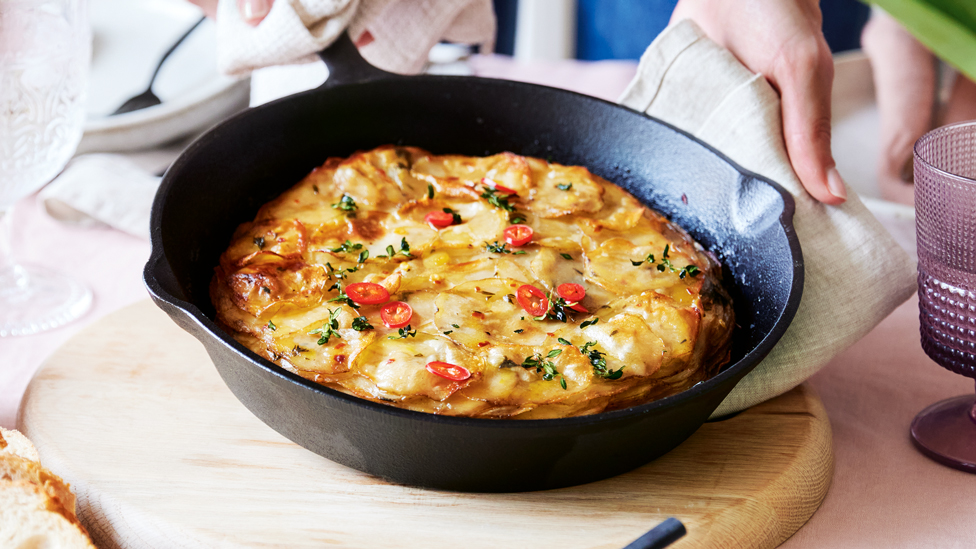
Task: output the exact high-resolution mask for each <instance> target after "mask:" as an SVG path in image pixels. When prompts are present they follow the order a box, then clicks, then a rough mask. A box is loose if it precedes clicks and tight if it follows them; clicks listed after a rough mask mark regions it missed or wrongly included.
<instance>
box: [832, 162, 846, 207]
mask: <svg viewBox="0 0 976 549" xmlns="http://www.w3.org/2000/svg"><path fill="white" fill-rule="evenodd" d="M827 190H828V191H830V194H832V195H834V196H836V197H837V198H839V199H841V200H847V188H846V187H844V179H843V178H842V177H841V176H840V172H838V171H837V168H830V169H829V170H827Z"/></svg>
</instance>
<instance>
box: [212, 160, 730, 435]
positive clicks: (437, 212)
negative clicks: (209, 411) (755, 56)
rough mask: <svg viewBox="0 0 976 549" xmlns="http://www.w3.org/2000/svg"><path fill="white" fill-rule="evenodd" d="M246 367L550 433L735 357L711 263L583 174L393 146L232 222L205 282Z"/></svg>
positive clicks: (331, 167)
mask: <svg viewBox="0 0 976 549" xmlns="http://www.w3.org/2000/svg"><path fill="white" fill-rule="evenodd" d="M211 296H212V299H213V302H214V305H215V306H216V310H217V315H218V319H219V321H220V322H221V323H222V324H223V325H224V328H225V329H226V330H227V331H229V332H230V333H231V334H233V336H234V337H235V338H236V339H237V340H238V341H240V342H241V343H242V344H244V345H245V346H246V347H248V348H249V349H251V350H253V351H254V352H255V353H257V354H259V355H261V356H263V357H265V358H267V359H268V360H270V361H272V362H274V363H276V364H278V365H280V366H281V367H283V368H285V369H287V370H290V371H292V372H295V373H296V374H298V375H300V376H302V377H305V378H307V379H310V380H312V381H315V382H317V383H321V384H323V385H326V386H328V387H332V388H334V389H337V390H339V391H343V392H345V393H348V394H351V395H355V396H357V397H360V398H364V399H367V400H371V401H374V402H381V403H386V404H390V405H393V406H398V407H401V408H408V409H411V410H418V411H424V412H432V413H437V414H449V415H459V416H471V417H488V418H524V419H530V418H531V419H537V418H553V417H566V416H574V415H582V414H593V413H597V412H601V411H604V410H611V409H617V408H623V407H626V406H632V405H635V404H641V403H645V402H649V401H651V400H654V399H658V398H662V397H665V396H668V395H671V394H674V393H677V392H679V391H682V390H684V389H687V388H688V387H691V386H692V385H694V384H696V383H698V382H700V381H702V380H705V379H707V378H709V377H711V376H713V375H715V374H716V373H717V372H718V371H719V369H720V368H721V367H722V366H723V365H724V364H725V363H726V362H728V360H729V348H730V335H731V332H732V328H733V325H734V319H733V312H732V305H731V302H730V300H729V297H728V294H727V293H726V292H725V290H724V289H723V288H722V286H721V269H720V266H719V265H718V263H717V261H716V260H715V259H714V258H713V257H712V256H711V255H710V254H709V253H707V252H706V251H705V250H704V249H703V248H702V247H701V246H700V245H699V244H698V243H696V242H694V241H693V240H692V239H691V237H690V236H688V234H687V233H686V232H685V231H683V230H682V229H681V228H679V227H678V226H676V225H674V224H673V223H671V222H670V221H668V220H667V219H665V218H664V217H663V216H661V215H660V214H658V213H656V212H654V211H652V210H649V209H648V208H645V207H643V206H642V205H641V203H640V202H638V201H637V200H636V199H635V198H634V197H633V196H631V195H630V194H628V193H627V192H626V191H624V190H623V189H621V188H620V187H618V186H616V185H614V184H612V183H610V182H608V181H606V180H604V179H602V178H600V177H597V176H595V175H593V174H591V173H590V172H589V171H588V170H587V169H586V168H583V167H578V166H562V165H559V164H554V163H550V162H546V161H545V160H540V159H537V158H528V157H522V156H517V155H515V154H512V153H502V154H497V155H494V156H488V157H484V158H479V157H470V156H456V155H433V154H431V153H429V152H427V151H424V150H421V149H418V148H414V147H394V146H383V147H379V148H377V149H374V150H371V151H368V152H360V153H357V154H354V155H353V156H351V157H349V158H345V159H343V158H329V159H328V160H326V162H325V163H324V164H323V165H322V166H320V167H318V168H316V169H315V170H313V171H312V173H310V174H309V175H308V176H307V177H306V178H305V179H304V180H302V181H301V182H299V183H298V184H297V185H295V186H294V187H292V188H291V189H289V190H287V191H285V192H284V193H283V194H282V195H281V196H279V197H278V198H276V199H274V200H273V201H271V202H270V203H268V204H266V205H264V206H263V207H262V208H261V209H260V211H259V212H258V214H257V217H256V218H255V219H254V221H252V222H250V223H244V224H243V225H241V226H240V227H238V229H237V231H236V233H235V234H234V236H233V239H232V242H231V243H230V245H229V247H228V248H227V250H226V251H225V252H224V254H223V255H222V256H221V258H220V265H219V266H218V267H217V268H216V269H215V276H214V278H213V281H212V284H211Z"/></svg>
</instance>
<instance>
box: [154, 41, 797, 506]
mask: <svg viewBox="0 0 976 549" xmlns="http://www.w3.org/2000/svg"><path fill="white" fill-rule="evenodd" d="M322 57H323V59H324V60H325V62H326V64H327V65H328V66H329V69H330V72H331V76H330V77H329V79H328V81H327V82H326V83H325V84H324V85H323V86H322V87H320V88H318V89H316V90H312V91H309V92H305V93H301V94H297V95H294V96H291V97H287V98H284V99H281V100H279V101H276V102H273V103H270V104H268V105H264V106H261V107H258V108H254V109H250V110H248V111H245V112H243V113H241V114H239V115H237V116H235V117H233V118H231V119H229V120H227V121H226V122H224V123H222V124H220V125H219V126H217V127H215V128H213V129H212V130H210V131H209V132H207V133H206V134H205V135H203V136H202V137H200V138H199V139H198V140H197V141H196V142H195V143H193V144H192V145H191V146H190V147H189V148H188V149H187V150H186V151H185V152H184V153H183V154H182V155H181V156H180V157H179V159H178V160H177V161H176V162H175V163H174V164H173V166H172V167H171V168H170V169H169V171H168V172H167V173H166V176H165V177H164V178H163V182H162V185H161V186H160V188H159V191H158V193H157V195H156V200H155V203H154V204H153V210H152V221H151V223H152V226H151V229H152V256H151V258H150V259H149V262H148V263H147V264H146V269H145V280H146V285H147V286H148V288H149V292H150V293H151V294H152V297H153V299H154V300H155V302H156V303H157V305H159V307H160V308H162V309H163V310H164V311H166V312H167V313H168V314H169V315H170V316H171V317H172V318H173V320H174V321H176V323H177V324H179V325H180V326H181V327H183V328H184V329H185V330H187V331H188V332H190V333H191V334H193V335H194V336H195V337H196V338H197V339H199V340H200V341H201V342H202V343H203V344H204V346H205V347H206V349H207V351H208V352H209V353H210V356H211V358H212V359H213V361H214V364H215V365H216V367H217V370H218V371H219V372H220V375H221V377H223V379H224V381H225V382H226V383H227V386H228V387H230V389H231V391H232V392H233V393H234V394H235V395H236V396H237V398H238V399H240V401H241V402H242V403H244V405H245V406H246V407H247V408H248V409H249V410H251V412H253V413H254V414H255V415H256V416H257V417H259V418H260V419H261V420H263V421H264V422H265V423H267V424H268V425H269V426H271V427H272V428H273V429H275V430H276V431H278V432H279V433H281V434H283V435H284V436H286V437H288V438H289V439H291V440H293V441H295V442H296V443H298V444H300V445H302V446H304V447H306V448H308V449H309V450H312V451H313V452H316V453H318V454H320V455H322V456H325V457H326V458H328V459H331V460H333V461H336V462H339V463H342V464H344V465H347V466H349V467H353V468H355V469H359V470H361V471H365V472H367V473H370V474H373V475H377V476H379V477H382V478H384V479H387V480H390V481H393V482H398V483H403V484H410V485H417V486H424V487H430V488H439V489H448V490H466V491H489V492H497V491H523V490H539V489H546V488H556V487H561V486H570V485H575V484H581V483H585V482H590V481H595V480H599V479H603V478H607V477H610V476H613V475H617V474H620V473H623V472H625V471H628V470H631V469H633V468H635V467H638V466H640V465H643V464H645V463H647V462H648V461H650V460H652V459H654V458H656V457H658V456H660V455H662V454H664V453H666V452H668V451H669V450H671V449H672V448H674V447H675V446H677V445H678V444H680V443H681V442H682V441H683V440H685V439H686V438H688V437H689V436H690V435H691V434H692V433H694V432H695V430H696V429H698V427H699V426H701V424H702V423H703V422H705V420H707V419H708V417H709V415H710V414H711V413H712V412H713V411H714V410H715V408H716V407H717V406H718V405H719V403H721V402H722V399H723V398H725V396H726V395H727V394H728V393H729V391H731V390H732V387H734V386H735V384H736V383H737V382H738V381H739V380H740V379H741V378H742V376H744V375H745V374H746V373H747V372H749V371H750V370H751V369H752V368H753V367H754V366H755V365H756V364H757V363H758V362H759V361H760V360H761V359H762V358H763V357H764V356H766V354H767V353H768V352H769V350H770V349H771V348H772V347H773V345H774V344H775V343H776V341H777V340H778V339H779V338H780V336H782V335H783V332H784V331H786V328H787V326H788V325H789V323H790V321H791V320H792V318H793V315H794V313H795V312H796V308H797V305H798V304H799V301H800V292H801V290H802V287H803V263H802V257H801V253H800V246H799V243H798V241H797V239H796V235H795V234H794V231H793V226H792V217H793V201H792V198H791V197H790V196H789V194H787V193H786V192H785V191H783V190H782V189H781V188H780V187H779V186H777V185H776V184H774V183H772V182H770V181H767V180H764V179H762V178H759V177H757V176H756V175H754V174H751V173H748V172H746V171H744V170H742V169H741V168H738V167H737V166H735V165H734V164H732V163H731V162H730V161H729V160H728V159H726V158H725V157H723V156H722V155H721V154H719V153H717V152H716V151H714V150H712V149H711V148H709V147H708V146H707V145H704V144H703V143H700V142H698V141H696V140H695V139H694V138H692V137H690V136H688V135H686V134H684V133H682V132H681V131H678V130H676V129H674V128H672V127H670V126H668V125H666V124H664V123H662V122H659V121H657V120H654V119H652V118H649V117H647V116H645V115H643V114H641V113H637V112H634V111H631V110H629V109H626V108H624V107H621V106H618V105H614V104H612V103H608V102H606V101H601V100H598V99H594V98H592V97H587V96H583V95H579V94H575V93H571V92H567V91H562V90H557V89H553V88H547V87H542V86H535V85H530V84H522V83H516V82H509V81H502V80H493V79H484V78H472V77H444V76H410V77H404V76H398V75H393V74H389V73H385V72H382V71H380V70H378V69H375V68H373V67H371V66H370V65H369V64H367V63H366V62H365V61H363V59H362V58H361V57H360V56H359V53H358V52H357V51H356V48H355V47H354V46H353V45H352V43H351V42H350V40H349V39H348V37H346V36H343V38H342V39H341V40H340V41H339V42H338V43H337V44H336V45H334V46H333V47H332V48H330V49H329V50H328V51H326V52H323V54H322ZM388 143H398V144H404V145H415V146H418V147H422V148H425V149H428V150H430V151H433V152H435V153H441V154H445V153H457V154H465V155H487V154H494V153H498V152H502V151H512V152H515V153H518V154H522V155H531V156H537V157H542V158H547V157H549V158H551V159H552V160H553V161H556V162H560V163H562V164H571V165H582V166H586V167H588V168H589V169H590V170H592V171H593V172H594V173H596V174H599V175H601V176H603V177H605V178H606V179H608V180H610V181H612V182H614V183H616V184H618V185H621V186H622V187H624V188H625V189H627V190H629V191H630V192H631V193H633V194H634V195H635V196H636V197H637V198H638V199H640V200H641V201H642V202H644V203H645V204H648V205H650V206H652V207H654V208H656V209H657V210H659V211H661V212H663V213H664V214H666V215H667V216H669V217H670V218H672V219H674V220H675V221H677V222H678V223H679V224H681V225H682V226H683V227H685V228H686V229H687V230H688V231H689V232H690V233H691V234H692V235H693V236H694V237H695V238H697V239H698V240H699V241H700V242H702V243H703V244H704V245H705V246H706V247H707V248H708V249H710V250H712V251H713V252H714V253H715V254H716V255H717V256H718V257H719V258H720V259H721V260H722V262H723V265H724V266H723V269H724V272H725V277H726V282H727V283H728V285H729V286H730V293H731V294H732V297H733V299H734V302H735V313H736V320H737V324H738V326H737V328H736V332H735V336H734V339H735V344H734V347H733V351H732V363H731V364H730V365H729V366H728V367H726V368H725V369H724V370H723V371H722V372H721V373H720V374H719V375H718V376H717V377H715V378H713V379H710V380H708V381H705V382H703V383H700V384H698V385H696V386H695V387H692V388H691V389H689V390H687V391H685V392H683V393H680V394H678V395H674V396H671V397H668V398H665V399H663V400H659V401H657V402H652V403H649V404H645V405H642V406H636V407H632V408H628V409H624V410H617V411H613V412H606V413H602V414H597V415H591V416H584V417H574V418H565V419H547V420H491V419H473V418H461V417H443V416H437V415H432V414H425V413H420V412H412V411H408V410H402V409H399V408H394V407H391V406H385V405H381V404H374V403H372V402H367V401H365V400H361V399H358V398H355V397H351V396H348V395H345V394H342V393H340V392H338V391H334V390H332V389H328V388H326V387H322V386H320V385H317V384H315V383H313V382H311V381H308V380H305V379H303V378H301V377H299V376H297V375H295V374H292V373H289V372H287V371H285V370H284V369H282V368H280V367H278V366H276V365H274V364H272V363H271V362H268V361H266V360H264V359H262V358H260V357H258V356H257V355H256V354H254V353H252V352H251V351H249V350H247V349H246V348H245V347H244V346H242V345H240V344H239V343H237V342H236V341H235V340H234V339H233V338H232V337H230V336H229V335H227V334H226V333H224V332H223V331H221V329H220V328H218V327H217V324H216V323H215V322H214V318H215V313H214V307H213V305H212V304H211V303H210V297H209V295H208V286H209V284H210V279H211V277H212V276H213V269H214V267H215V266H216V265H217V263H218V257H219V256H220V254H221V252H222V251H223V250H224V249H225V248H226V246H227V245H228V243H229V242H230V238H231V234H232V233H233V232H234V229H235V228H236V227H237V225H238V224H240V223H242V222H245V221H249V220H251V219H253V217H254V215H255V213H256V212H257V209H258V208H259V207H260V206H261V205H262V204H264V203H265V202H267V201H269V200H271V199H272V198H274V197H275V196H276V195H278V194H279V193H281V192H282V191H284V190H285V189H287V188H289V187H290V186H292V185H293V184H295V183H296V182H298V181H299V180H300V179H302V177H304V176H305V175H306V174H307V173H308V172H309V171H311V169H312V168H313V167H315V166H318V165H319V164H321V163H322V162H323V161H324V160H325V158H326V157H328V156H347V155H350V154H352V153H353V152H355V151H357V150H366V149H371V148H373V147H376V146H378V145H383V144H388ZM174 405H179V403H174Z"/></svg>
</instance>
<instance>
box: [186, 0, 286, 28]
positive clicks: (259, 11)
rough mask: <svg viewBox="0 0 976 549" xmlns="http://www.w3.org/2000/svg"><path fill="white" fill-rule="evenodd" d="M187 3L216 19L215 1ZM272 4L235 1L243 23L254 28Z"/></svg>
mask: <svg viewBox="0 0 976 549" xmlns="http://www.w3.org/2000/svg"><path fill="white" fill-rule="evenodd" d="M189 1H190V3H191V4H196V5H197V6H199V7H200V9H202V10H203V13H204V14H206V16H207V17H209V18H211V19H216V18H217V0H189ZM272 4H274V0H237V9H238V11H240V12H241V18H242V19H243V20H244V22H245V23H247V24H248V25H251V26H252V27H254V26H257V24H258V23H260V22H261V21H263V20H264V18H265V17H267V15H268V13H269V12H270V11H271V5H272Z"/></svg>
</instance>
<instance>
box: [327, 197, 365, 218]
mask: <svg viewBox="0 0 976 549" xmlns="http://www.w3.org/2000/svg"><path fill="white" fill-rule="evenodd" d="M332 207H333V208H334V209H337V210H342V211H344V212H346V216H347V217H356V210H357V209H358V208H359V206H357V205H356V200H355V199H353V197H351V196H349V195H348V194H343V195H342V198H340V199H339V202H336V203H335V204H332Z"/></svg>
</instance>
